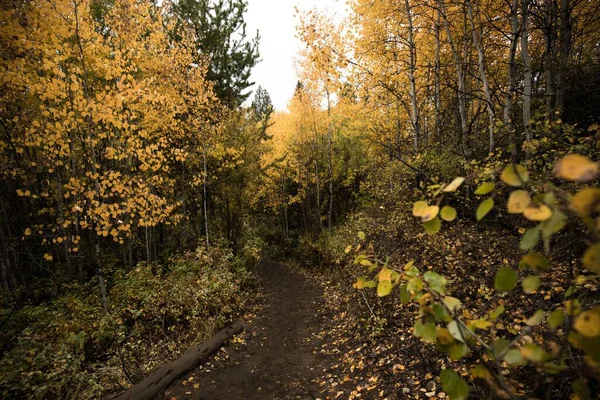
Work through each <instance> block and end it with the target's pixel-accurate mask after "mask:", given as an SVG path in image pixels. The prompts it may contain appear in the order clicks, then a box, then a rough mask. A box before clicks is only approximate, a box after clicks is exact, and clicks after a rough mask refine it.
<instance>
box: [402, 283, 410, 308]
mask: <svg viewBox="0 0 600 400" xmlns="http://www.w3.org/2000/svg"><path fill="white" fill-rule="evenodd" d="M400 302H401V303H402V304H408V303H409V302H410V293H409V292H408V289H407V286H406V285H405V284H404V285H401V286H400Z"/></svg>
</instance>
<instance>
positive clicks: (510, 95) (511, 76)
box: [504, 0, 519, 160]
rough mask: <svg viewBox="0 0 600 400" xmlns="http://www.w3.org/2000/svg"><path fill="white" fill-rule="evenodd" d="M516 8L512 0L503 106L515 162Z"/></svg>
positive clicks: (514, 0)
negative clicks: (506, 84) (506, 85)
mask: <svg viewBox="0 0 600 400" xmlns="http://www.w3.org/2000/svg"><path fill="white" fill-rule="evenodd" d="M518 8H519V0H512V5H511V10H510V21H511V34H510V48H509V51H508V88H507V91H506V104H505V105H504V126H505V127H506V129H507V130H508V141H509V148H510V153H511V155H512V158H513V160H516V158H517V154H518V148H517V138H516V128H515V121H514V118H513V99H514V94H515V86H516V70H517V67H516V63H515V59H516V53H517V43H518V41H519V20H518V17H517V12H518Z"/></svg>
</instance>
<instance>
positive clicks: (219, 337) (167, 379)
mask: <svg viewBox="0 0 600 400" xmlns="http://www.w3.org/2000/svg"><path fill="white" fill-rule="evenodd" d="M244 329H245V324H244V323H243V322H240V321H238V322H236V323H235V324H233V325H231V326H229V327H227V328H225V329H221V330H220V331H219V332H217V334H215V335H214V336H213V337H211V338H210V339H209V340H207V341H206V342H204V343H202V344H199V345H197V346H194V347H192V348H191V349H189V350H188V351H187V352H186V353H185V354H184V355H182V356H181V357H179V358H178V359H177V360H175V361H171V362H170V363H168V364H165V365H163V366H161V367H159V368H158V369H156V370H155V371H154V372H152V373H151V374H150V375H149V376H148V377H147V378H146V379H144V380H143V381H141V382H139V383H136V384H135V385H133V386H132V387H130V388H129V389H128V390H127V391H126V392H125V393H123V394H122V395H121V396H119V397H118V398H117V400H152V399H153V398H154V397H156V395H158V394H159V393H160V392H161V391H163V390H165V389H166V388H168V387H169V386H171V384H172V383H173V382H175V380H176V379H177V378H179V377H181V376H183V375H184V374H185V373H186V372H188V371H190V370H192V369H195V368H197V367H198V366H199V365H200V363H201V362H202V361H204V360H205V359H206V358H207V357H209V356H210V355H211V354H212V353H214V352H215V351H217V350H218V349H219V348H220V347H221V346H222V345H223V344H224V343H225V342H226V341H227V340H229V339H230V338H231V337H232V336H233V335H236V334H238V333H240V332H242V331H243V330H244Z"/></svg>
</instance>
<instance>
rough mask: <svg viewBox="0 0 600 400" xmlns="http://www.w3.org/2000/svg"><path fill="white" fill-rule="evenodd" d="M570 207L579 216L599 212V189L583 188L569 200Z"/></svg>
mask: <svg viewBox="0 0 600 400" xmlns="http://www.w3.org/2000/svg"><path fill="white" fill-rule="evenodd" d="M571 207H572V208H573V209H574V210H575V211H576V212H577V213H579V214H581V215H589V214H592V213H594V212H600V189H598V188H585V189H583V190H582V191H580V192H579V193H577V194H576V195H575V196H573V198H572V199H571Z"/></svg>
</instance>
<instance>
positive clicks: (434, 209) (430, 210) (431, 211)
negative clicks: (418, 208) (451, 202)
mask: <svg viewBox="0 0 600 400" xmlns="http://www.w3.org/2000/svg"><path fill="white" fill-rule="evenodd" d="M439 212H440V208H439V207H438V206H429V207H427V208H425V209H424V210H423V212H422V213H421V221H423V222H427V221H431V220H432V219H434V218H435V217H437V215H438V214H439Z"/></svg>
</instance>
